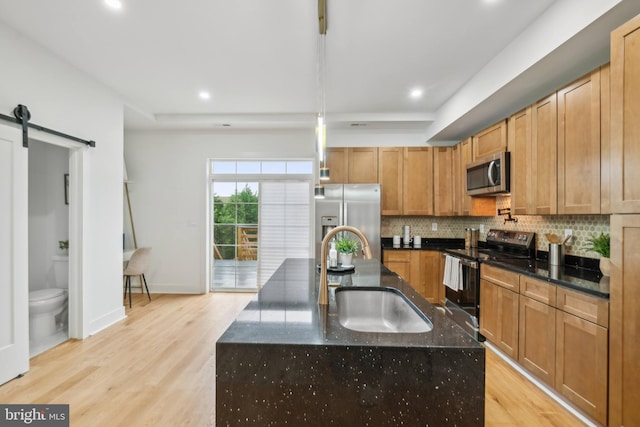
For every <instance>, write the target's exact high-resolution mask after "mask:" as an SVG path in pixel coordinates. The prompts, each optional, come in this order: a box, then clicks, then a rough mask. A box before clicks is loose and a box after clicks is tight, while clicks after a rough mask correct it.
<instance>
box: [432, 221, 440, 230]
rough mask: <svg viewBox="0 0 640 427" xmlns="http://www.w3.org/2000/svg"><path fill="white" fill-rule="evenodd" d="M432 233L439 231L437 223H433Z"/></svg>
mask: <svg viewBox="0 0 640 427" xmlns="http://www.w3.org/2000/svg"><path fill="white" fill-rule="evenodd" d="M431 231H438V223H437V222H432V223H431Z"/></svg>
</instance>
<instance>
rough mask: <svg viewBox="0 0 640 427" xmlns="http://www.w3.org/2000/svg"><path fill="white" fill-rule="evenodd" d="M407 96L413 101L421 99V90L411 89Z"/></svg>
mask: <svg viewBox="0 0 640 427" xmlns="http://www.w3.org/2000/svg"><path fill="white" fill-rule="evenodd" d="M409 96H410V97H411V98H413V99H418V98H422V89H412V90H411V92H410V93H409Z"/></svg>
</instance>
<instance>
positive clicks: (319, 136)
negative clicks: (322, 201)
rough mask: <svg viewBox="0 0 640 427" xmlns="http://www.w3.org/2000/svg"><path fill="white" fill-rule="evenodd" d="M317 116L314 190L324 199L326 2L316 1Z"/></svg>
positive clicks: (325, 174)
mask: <svg viewBox="0 0 640 427" xmlns="http://www.w3.org/2000/svg"><path fill="white" fill-rule="evenodd" d="M318 29H319V36H318V116H317V120H316V144H317V151H318V163H319V164H318V180H319V182H318V184H316V186H315V189H314V195H315V197H316V198H324V186H323V185H322V181H328V180H329V178H330V174H329V168H328V167H327V165H326V150H327V122H326V109H325V74H326V73H325V71H326V47H325V46H326V44H325V37H326V34H327V3H326V0H318Z"/></svg>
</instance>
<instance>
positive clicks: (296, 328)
mask: <svg viewBox="0 0 640 427" xmlns="http://www.w3.org/2000/svg"><path fill="white" fill-rule="evenodd" d="M355 265H356V268H355V272H354V273H353V274H344V275H331V274H330V276H329V282H339V283H340V284H341V286H385V287H391V288H396V289H398V290H399V291H400V292H402V293H403V294H404V295H405V296H406V297H407V298H408V299H410V300H411V301H412V302H413V304H414V305H415V306H416V307H417V308H418V309H419V310H420V311H422V312H423V313H424V314H425V315H426V316H427V317H428V318H429V319H430V320H431V322H432V324H433V330H432V331H430V332H425V333H372V332H356V331H352V330H349V329H347V328H345V327H343V326H341V325H340V323H339V321H338V318H337V313H336V303H335V297H334V289H333V288H332V289H331V290H330V295H329V296H330V303H329V305H328V306H319V305H318V303H317V299H318V280H319V273H318V269H317V268H316V261H315V260H310V259H287V260H286V261H285V262H284V263H283V264H282V265H281V266H280V268H279V269H278V270H277V271H276V272H275V273H274V275H273V276H272V277H271V279H269V281H268V282H267V283H266V284H265V286H264V287H263V288H262V290H261V291H260V292H259V293H258V294H257V295H256V297H255V298H254V299H253V300H252V301H251V302H250V303H249V305H247V307H246V308H245V309H244V311H243V312H242V313H240V315H239V316H238V317H237V318H236V319H235V321H234V322H233V323H232V324H231V325H230V326H229V328H228V329H227V330H226V332H225V333H224V334H223V335H222V337H220V339H219V340H218V342H217V344H216V425H217V426H237V425H260V426H268V425H271V426H274V425H318V426H326V425H337V426H343V425H345V426H346V425H362V426H365V425H372V426H373V425H375V426H384V425H388V426H398V425H410V426H414V425H421V426H439V425H451V426H454V425H456V426H478V425H483V424H484V394H485V392H484V388H485V379H484V373H485V354H484V352H485V349H484V347H483V346H482V345H481V344H479V343H478V342H477V341H475V340H474V339H473V338H471V336H469V335H468V334H467V333H465V332H464V330H463V329H462V328H460V327H459V326H458V325H457V324H456V323H454V322H453V321H451V320H450V319H449V318H447V317H446V316H445V315H444V314H443V313H441V312H440V311H439V310H438V309H437V308H436V307H435V306H433V305H432V304H430V303H429V302H427V301H426V300H424V299H423V298H422V297H421V296H420V295H418V294H417V293H416V292H415V291H414V290H413V289H412V288H411V286H410V285H409V284H408V283H406V282H405V281H404V280H402V279H401V278H400V277H399V276H397V275H396V274H394V273H392V272H390V271H389V270H387V269H386V268H385V267H384V266H383V265H382V264H380V262H379V261H377V260H369V261H359V262H358V261H356V264H355Z"/></svg>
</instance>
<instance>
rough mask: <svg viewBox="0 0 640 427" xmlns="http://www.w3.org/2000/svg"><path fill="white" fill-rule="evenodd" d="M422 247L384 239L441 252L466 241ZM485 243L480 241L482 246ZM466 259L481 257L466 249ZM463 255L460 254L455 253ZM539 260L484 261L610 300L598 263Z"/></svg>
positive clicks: (386, 246) (388, 243)
mask: <svg viewBox="0 0 640 427" xmlns="http://www.w3.org/2000/svg"><path fill="white" fill-rule="evenodd" d="M422 242H423V244H422V246H421V247H420V248H413V247H403V246H402V247H400V248H394V247H393V239H392V238H389V237H383V238H382V249H383V251H387V250H393V251H398V250H425V249H426V250H440V251H446V250H447V249H464V239H436V238H434V239H429V238H424V237H423V238H422ZM483 243H484V242H480V245H481V247H482V245H483ZM467 252H468V254H467V256H466V257H467V258H478V251H477V249H467ZM456 255H460V254H456ZM538 258H539V259H536V260H534V261H533V262H530V260H523V259H500V260H492V259H487V260H481V262H482V263H485V264H491V265H495V266H496V267H502V268H505V269H507V270H511V271H515V272H517V273H521V274H526V275H528V276H531V277H535V278H537V279H541V280H547V281H549V282H551V283H554V284H556V285H559V286H564V287H567V288H571V289H575V290H577V291H581V292H585V293H588V294H591V295H595V296H598V297H601V298H609V277H603V276H602V273H600V271H599V270H598V269H597V260H593V259H590V258H581V257H576V256H571V255H567V256H566V257H565V265H563V266H550V265H549V263H548V262H547V253H546V252H544V251H538Z"/></svg>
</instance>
